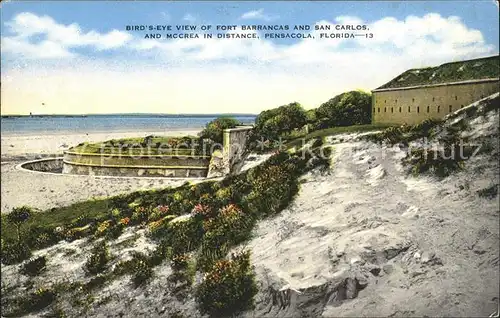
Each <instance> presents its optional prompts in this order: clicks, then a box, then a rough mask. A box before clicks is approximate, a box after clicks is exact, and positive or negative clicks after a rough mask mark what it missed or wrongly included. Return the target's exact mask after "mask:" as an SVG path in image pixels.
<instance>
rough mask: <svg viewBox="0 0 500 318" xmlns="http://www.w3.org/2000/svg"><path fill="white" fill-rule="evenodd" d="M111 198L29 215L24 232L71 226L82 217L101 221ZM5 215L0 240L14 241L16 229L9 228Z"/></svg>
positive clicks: (107, 210)
mask: <svg viewBox="0 0 500 318" xmlns="http://www.w3.org/2000/svg"><path fill="white" fill-rule="evenodd" d="M111 204H112V201H111V198H107V199H99V200H88V201H83V202H78V203H75V204H72V205H69V206H65V207H60V208H52V209H49V210H45V211H41V212H35V213H32V214H31V217H30V219H29V220H28V221H27V222H26V223H25V224H24V232H26V233H29V232H30V231H31V230H32V229H34V228H40V227H44V228H51V229H53V228H56V227H59V226H64V225H67V224H71V223H73V222H74V221H76V220H77V219H78V218H81V217H82V216H85V217H87V218H88V219H92V220H96V219H101V218H103V217H105V216H106V215H107V213H108V212H109V208H110V207H111V206H112V205H111ZM6 216H7V215H6V214H3V215H2V224H1V228H2V238H3V239H15V238H16V236H17V233H16V229H15V228H14V227H12V226H9V224H8V222H7V219H6Z"/></svg>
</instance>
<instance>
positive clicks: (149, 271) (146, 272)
mask: <svg viewBox="0 0 500 318" xmlns="http://www.w3.org/2000/svg"><path fill="white" fill-rule="evenodd" d="M130 274H132V282H133V283H134V285H135V287H138V286H140V285H143V284H144V283H146V282H147V281H148V280H149V279H150V278H151V277H152V276H153V268H152V266H151V263H150V259H149V258H148V256H147V255H145V254H144V253H140V252H136V253H134V255H133V258H132V260H131V273H130Z"/></svg>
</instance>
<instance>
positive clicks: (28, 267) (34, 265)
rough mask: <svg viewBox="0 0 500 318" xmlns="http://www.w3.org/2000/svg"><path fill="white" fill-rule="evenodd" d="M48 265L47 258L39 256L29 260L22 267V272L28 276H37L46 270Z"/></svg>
mask: <svg viewBox="0 0 500 318" xmlns="http://www.w3.org/2000/svg"><path fill="white" fill-rule="evenodd" d="M46 265H47V258H46V257H45V256H39V257H37V258H34V259H31V260H29V261H27V262H26V263H25V264H24V265H23V267H22V268H21V273H22V274H24V275H28V276H37V275H38V274H40V273H41V272H42V271H44V270H45V266H46Z"/></svg>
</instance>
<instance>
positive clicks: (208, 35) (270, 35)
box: [144, 33, 373, 39]
mask: <svg viewBox="0 0 500 318" xmlns="http://www.w3.org/2000/svg"><path fill="white" fill-rule="evenodd" d="M201 36H203V38H205V39H212V38H217V39H260V36H259V34H258V33H218V34H212V33H205V34H202V35H200V34H198V33H167V34H165V35H164V36H162V35H161V34H160V33H148V34H146V35H145V36H144V38H145V39H161V38H165V39H199V38H200V37H201ZM359 36H362V37H365V38H369V39H371V38H373V34H372V33H360V34H356V33H319V34H317V35H313V34H311V33H264V34H263V37H264V38H265V39H315V38H317V37H319V38H320V39H348V38H352V39H353V38H355V37H359Z"/></svg>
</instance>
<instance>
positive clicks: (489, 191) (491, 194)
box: [477, 184, 499, 199]
mask: <svg viewBox="0 0 500 318" xmlns="http://www.w3.org/2000/svg"><path fill="white" fill-rule="evenodd" d="M498 187H499V185H498V184H494V185H492V186H490V187H486V188H484V189H481V190H478V191H477V194H478V195H479V196H480V197H481V198H487V199H493V198H495V197H496V196H497V195H498Z"/></svg>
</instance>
